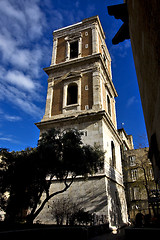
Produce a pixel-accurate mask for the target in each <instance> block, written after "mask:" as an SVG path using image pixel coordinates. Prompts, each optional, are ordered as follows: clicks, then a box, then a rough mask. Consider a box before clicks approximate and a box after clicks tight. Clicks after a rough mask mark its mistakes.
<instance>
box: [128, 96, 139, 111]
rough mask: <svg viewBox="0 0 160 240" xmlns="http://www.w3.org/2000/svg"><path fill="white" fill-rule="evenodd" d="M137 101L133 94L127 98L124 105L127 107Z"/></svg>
mask: <svg viewBox="0 0 160 240" xmlns="http://www.w3.org/2000/svg"><path fill="white" fill-rule="evenodd" d="M137 102H138V100H137V98H136V97H135V96H132V97H130V98H129V99H128V101H127V104H126V107H127V108H129V107H131V106H132V105H133V104H135V103H137Z"/></svg>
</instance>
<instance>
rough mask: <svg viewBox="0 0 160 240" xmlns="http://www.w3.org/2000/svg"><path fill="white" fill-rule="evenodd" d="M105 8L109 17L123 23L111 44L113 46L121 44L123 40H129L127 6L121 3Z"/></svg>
mask: <svg viewBox="0 0 160 240" xmlns="http://www.w3.org/2000/svg"><path fill="white" fill-rule="evenodd" d="M107 8H108V14H109V15H110V16H114V17H115V18H116V19H121V20H122V21H123V25H122V26H121V27H120V29H119V30H118V32H117V33H116V35H115V36H114V38H113V39H112V43H113V44H114V45H115V44H118V43H120V42H123V41H124V40H125V39H130V36H129V25H128V10H127V4H126V3H123V4H118V5H112V6H108V7H107Z"/></svg>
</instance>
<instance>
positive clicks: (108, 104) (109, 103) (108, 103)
mask: <svg viewBox="0 0 160 240" xmlns="http://www.w3.org/2000/svg"><path fill="white" fill-rule="evenodd" d="M107 108H108V114H109V115H110V116H111V102H110V98H109V96H108V95H107Z"/></svg>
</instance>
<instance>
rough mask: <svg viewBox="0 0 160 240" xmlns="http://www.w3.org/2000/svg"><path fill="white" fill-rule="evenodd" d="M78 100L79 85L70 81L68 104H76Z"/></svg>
mask: <svg viewBox="0 0 160 240" xmlns="http://www.w3.org/2000/svg"><path fill="white" fill-rule="evenodd" d="M77 100H78V86H77V84H76V83H70V84H69V85H68V91H67V105H71V104H76V103H77Z"/></svg>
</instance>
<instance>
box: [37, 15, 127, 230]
mask: <svg viewBox="0 0 160 240" xmlns="http://www.w3.org/2000/svg"><path fill="white" fill-rule="evenodd" d="M53 36H54V38H53V52H52V61H51V65H50V66H49V67H47V68H45V69H44V70H45V72H46V73H47V74H48V92H47V99H46V109H45V115H44V117H43V119H42V120H41V122H39V123H36V125H37V127H38V128H39V129H40V131H41V132H42V131H45V130H47V129H49V128H53V127H58V128H61V129H66V128H76V129H78V130H80V131H82V132H83V142H84V144H90V145H94V144H98V145H100V146H101V147H102V149H103V150H104V151H105V163H104V170H103V171H102V172H101V173H99V174H96V176H93V177H91V178H89V179H88V180H87V181H85V182H84V181H83V179H81V178H79V179H77V180H76V181H75V183H74V184H73V186H72V187H71V188H70V189H69V190H68V191H67V192H68V193H66V194H69V195H70V196H72V198H73V199H75V201H80V203H81V204H82V205H83V207H84V208H85V209H87V210H89V211H90V212H94V213H95V214H97V215H105V216H106V218H107V221H109V223H110V226H117V225H119V224H121V223H126V222H127V209H126V200H125V193H124V186H123V176H122V164H121V152H120V149H121V147H120V146H121V145H122V140H121V138H120V136H119V134H118V131H117V122H116V111H115V97H117V92H116V90H115V87H114V84H113V82H112V74H111V58H110V54H109V52H108V49H107V46H106V44H105V35H104V32H103V29H102V26H101V23H100V20H99V17H98V16H95V17H91V18H88V19H84V20H83V21H82V22H79V23H76V24H73V25H71V26H68V27H64V28H61V29H58V30H56V31H54V32H53ZM55 184H56V183H55ZM57 184H58V183H57ZM57 186H58V185H57ZM75 193H76V194H75Z"/></svg>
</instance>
